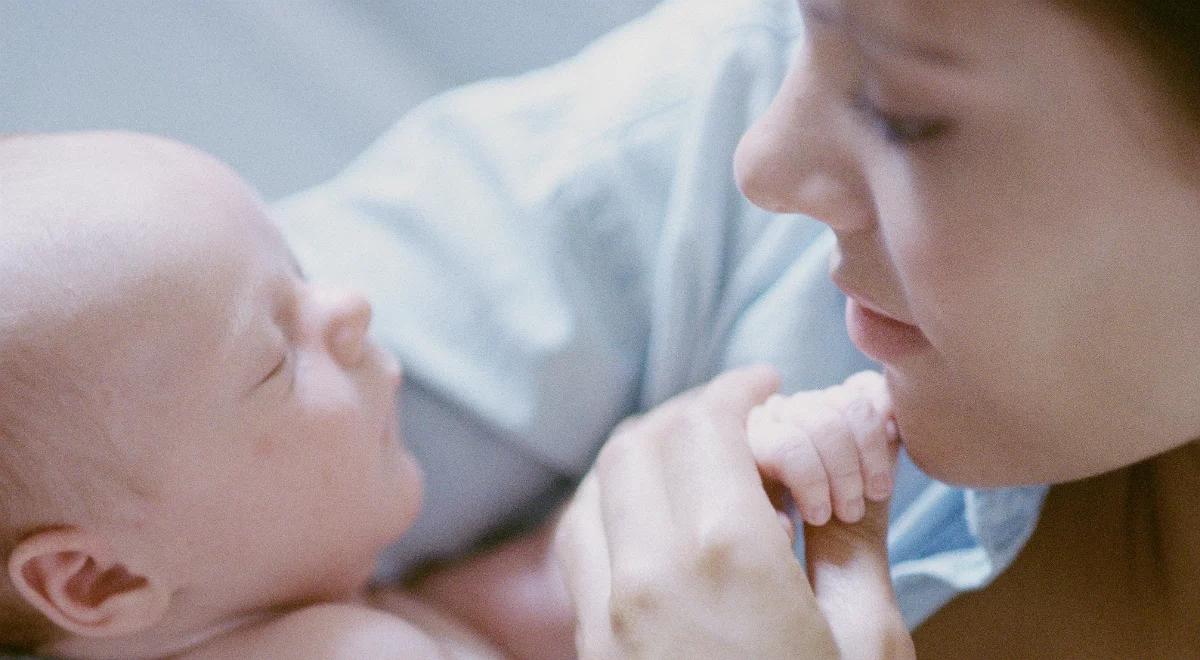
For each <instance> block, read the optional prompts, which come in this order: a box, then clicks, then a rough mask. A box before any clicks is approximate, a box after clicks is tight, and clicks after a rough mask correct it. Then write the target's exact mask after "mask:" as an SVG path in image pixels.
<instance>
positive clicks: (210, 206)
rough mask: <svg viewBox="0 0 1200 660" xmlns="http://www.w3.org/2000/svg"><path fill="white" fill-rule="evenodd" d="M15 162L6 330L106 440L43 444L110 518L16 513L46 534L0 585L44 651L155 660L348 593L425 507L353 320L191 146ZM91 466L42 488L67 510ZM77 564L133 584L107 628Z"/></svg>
mask: <svg viewBox="0 0 1200 660" xmlns="http://www.w3.org/2000/svg"><path fill="white" fill-rule="evenodd" d="M6 154H7V155H8V158H7V159H6V163H5V165H4V168H5V172H4V177H5V179H6V182H5V193H6V194H5V200H4V202H3V203H4V205H5V209H6V211H7V212H8V213H12V214H16V215H15V216H14V217H26V218H27V220H28V222H26V223H24V224H22V225H20V226H17V227H16V228H15V229H14V231H23V229H22V227H25V228H27V229H24V231H28V228H35V229H36V230H37V231H40V232H43V233H44V236H42V237H40V238H29V237H26V238H28V240H26V241H24V242H22V243H20V244H21V245H24V246H32V247H30V249H29V250H28V251H27V252H26V253H24V254H18V255H16V256H17V258H16V259H6V260H5V261H6V263H9V264H12V263H18V267H17V268H15V270H14V272H8V270H9V269H7V268H6V269H5V273H4V277H5V281H6V282H9V283H10V285H11V284H16V286H15V288H13V289H11V290H13V291H16V292H18V295H19V296H21V299H20V301H19V302H18V304H16V305H14V306H13V307H12V308H11V309H14V310H20V311H19V312H18V313H17V315H18V316H20V315H21V314H24V317H20V318H23V319H24V321H25V322H27V325H29V326H30V327H37V328H40V329H41V330H42V332H43V335H42V338H41V339H40V341H41V342H42V343H40V344H39V346H41V347H42V349H43V354H41V355H36V356H34V359H35V361H36V360H39V359H40V360H43V362H41V364H44V365H45V366H46V367H47V368H53V369H63V370H66V369H70V371H69V373H66V381H68V382H70V383H72V384H74V385H75V387H76V388H77V390H79V391H83V392H86V393H87V395H86V401H87V404H88V406H87V407H86V408H81V409H80V410H81V411H82V410H86V411H87V413H89V414H92V415H96V416H97V417H96V418H95V419H93V425H94V427H95V428H97V429H99V431H98V432H97V433H96V434H95V436H93V437H78V436H70V435H66V434H53V432H54V431H55V430H56V429H54V428H46V429H43V430H44V431H46V432H47V433H48V435H47V436H44V438H45V439H47V440H46V441H45V444H46V445H49V446H52V447H55V449H54V450H53V451H54V452H57V453H59V454H63V455H72V454H73V452H74V449H73V448H74V447H77V446H80V445H82V446H86V447H89V449H88V450H87V451H85V452H82V453H83V455H84V456H93V455H96V454H101V455H105V456H106V461H105V462H104V463H103V466H104V468H103V470H101V472H102V473H103V474H105V475H106V476H108V478H109V482H111V483H109V484H108V487H107V490H108V491H109V492H110V496H111V498H112V500H113V501H119V502H120V503H121V504H120V506H118V507H116V508H115V509H112V510H107V509H106V510H104V511H99V510H98V511H88V510H86V508H72V507H65V508H63V510H61V511H53V510H41V511H37V512H33V513H30V514H29V516H28V520H27V522H28V523H30V529H31V530H35V531H36V530H38V529H47V528H51V529H52V531H51V532H40V533H35V534H33V535H32V536H27V538H26V541H24V542H23V543H22V544H20V545H18V547H17V550H16V551H15V552H14V553H13V555H12V557H11V558H10V561H9V575H10V578H11V579H13V581H14V582H15V583H16V584H17V587H18V589H19V590H20V591H21V594H22V595H23V596H24V597H25V598H26V599H27V600H29V601H30V602H32V603H34V604H35V605H36V606H37V607H38V608H39V609H40V610H42V611H43V613H45V614H47V615H48V616H49V617H50V618H51V619H52V620H53V621H54V622H55V623H56V624H58V625H59V626H60V627H61V628H63V629H64V630H65V634H64V636H62V637H61V638H60V639H58V640H57V641H56V642H55V643H53V644H51V645H49V646H47V647H45V648H43V649H42V651H43V652H47V653H51V654H55V655H66V656H98V655H101V656H103V655H113V654H114V653H115V654H117V655H121V656H129V657H132V656H152V655H160V654H164V653H167V652H173V651H178V650H181V649H184V648H189V647H191V646H193V645H195V644H196V643H197V641H198V640H204V639H206V638H209V637H212V636H214V635H218V634H220V633H223V632H226V631H228V630H230V629H231V628H237V627H238V626H239V625H241V624H244V623H246V622H247V621H254V620H256V619H261V618H264V617H267V615H269V614H270V613H271V612H272V611H277V610H279V609H281V608H282V609H286V608H288V607H289V606H295V605H299V604H304V603H310V602H317V601H336V600H346V599H348V598H349V597H351V596H352V595H353V594H355V593H356V592H357V591H358V590H359V589H361V587H362V586H363V585H364V583H365V581H366V580H367V578H368V577H369V575H370V572H371V570H372V568H373V563H374V559H375V556H376V554H377V553H378V551H379V550H380V549H381V547H382V546H383V545H384V544H386V543H387V542H389V541H391V540H393V539H394V538H396V537H397V536H398V535H400V534H401V533H402V532H403V531H404V530H405V529H406V528H407V527H408V525H409V524H410V523H411V521H412V519H413V517H414V515H415V513H416V511H417V509H418V507H419V504H420V493H421V477H420V471H419V469H418V467H417V466H416V464H415V462H414V461H413V460H412V459H411V457H410V455H409V454H408V452H407V451H406V450H405V449H404V448H403V446H402V445H401V443H400V442H399V441H398V439H397V437H396V432H395V424H394V413H393V405H394V396H395V393H396V389H397V386H398V384H399V374H400V372H399V368H398V365H397V363H396V362H395V360H394V359H393V358H392V357H391V356H390V355H389V354H388V353H386V352H385V351H383V350H382V349H380V348H379V347H378V346H377V345H376V344H375V343H374V342H373V341H372V340H371V339H370V338H369V336H368V335H367V328H368V324H369V321H370V315H371V311H370V307H369V306H368V305H367V303H366V301H365V300H364V299H363V298H361V297H360V296H358V295H355V294H352V293H348V292H342V291H335V290H327V289H325V288H323V287H321V286H318V285H315V284H311V283H309V282H306V281H305V280H304V279H303V277H302V275H301V274H300V273H299V272H298V271H297V269H296V266H295V263H294V261H293V260H292V258H291V255H290V253H289V251H288V250H287V248H286V246H285V245H284V243H283V241H282V239H281V237H280V235H279V234H278V233H277V231H276V230H275V228H274V227H273V226H272V224H271V223H270V222H269V221H268V220H267V219H266V217H265V216H264V214H263V211H262V208H261V206H260V204H259V202H258V200H257V198H256V197H255V195H254V194H253V193H252V191H250V190H249V189H248V188H247V187H246V186H245V185H244V184H243V183H242V182H241V181H240V180H239V179H238V178H237V177H236V176H235V175H234V174H233V173H232V172H230V171H229V170H228V169H227V168H225V167H224V166H223V165H221V164H219V163H217V162H216V161H214V160H212V159H211V158H209V157H207V156H204V155H202V154H199V153H198V152H196V151H194V150H191V149H189V148H187V147H183V146H181V145H178V144H174V143H170V142H167V141H165V140H159V139H154V138H148V137H143V136H131V135H126V134H78V135H64V136H56V137H50V138H17V139H16V141H15V142H13V143H11V144H9V145H6ZM18 184H19V185H18ZM22 213H24V216H22ZM39 254H40V255H42V256H41V257H40V260H39V262H38V263H39V264H40V266H39V267H38V268H30V267H20V266H19V262H20V261H21V259H22V258H24V259H26V261H25V263H26V264H29V263H30V262H29V261H28V260H30V259H34V258H35V257H36V256H37V255H39ZM48 254H53V257H54V258H53V259H49V258H46V257H45V256H44V255H48ZM114 266H116V267H114ZM17 325H19V323H14V325H13V327H16V326H17ZM52 403H53V399H51V400H49V401H48V402H47V405H51V404H52ZM81 414H82V413H81ZM67 417H69V415H68V416H67ZM62 428H64V429H70V428H72V427H70V426H66V425H64V426H63V427H62ZM59 443H70V444H69V446H68V445H59ZM102 443H106V444H102ZM45 451H48V452H49V451H51V450H50V449H46V450H45ZM50 455H51V456H53V455H54V454H53V453H52V454H50ZM82 462H86V460H82V461H76V463H65V464H63V465H59V466H58V467H59V468H60V469H63V470H67V472H65V473H63V474H60V475H43V476H44V477H45V479H46V481H45V483H46V484H49V485H51V486H50V487H52V488H55V489H58V490H61V491H62V492H63V493H70V492H71V490H72V486H71V482H72V481H73V480H76V479H79V478H81V477H80V474H79V473H75V472H73V471H71V466H72V465H77V464H79V463H82ZM83 474H86V475H88V476H94V474H95V471H94V470H93V471H91V472H85V473H83ZM66 501H70V500H69V499H68V500H66ZM97 508H98V509H99V507H97ZM39 539H40V540H39ZM56 544H57V545H56ZM72 544H74V545H72ZM72 552H73V553H74V554H71V553H72ZM88 553H91V555H90V556H91V557H92V559H91V561H92V565H91V566H89V564H88V563H87V562H86V561H84V560H85V559H86V557H87V556H88ZM75 557H80V560H79V561H80V563H79V567H80V568H79V570H80V571H82V574H85V575H92V576H93V579H94V577H95V575H96V572H97V571H98V572H99V577H100V579H99V582H103V581H104V578H105V577H107V578H117V577H123V578H125V579H124V580H123V581H122V582H120V583H119V585H118V586H114V587H113V588H112V590H111V592H110V593H107V594H103V596H104V598H100V597H99V595H98V594H96V593H93V594H91V595H92V596H93V597H96V598H99V600H100V606H101V609H103V606H104V603H105V602H107V603H108V607H109V608H110V609H109V610H106V611H103V612H100V613H99V614H96V611H95V607H90V606H89V604H88V603H82V604H81V602H80V601H86V600H88V595H87V594H82V595H81V594H78V593H76V591H77V588H76V589H73V587H72V584H74V585H75V587H78V584H79V583H78V582H75V583H72V582H71V581H70V580H67V579H65V578H64V577H63V576H64V573H63V570H64V569H63V568H62V567H63V566H66V565H70V564H71V562H73V561H74V559H73V558H75ZM89 572H90V573H89ZM67 574H69V566H68V573H67ZM85 581H86V580H85ZM110 597H111V598H110ZM122 597H124V598H123V599H122ZM106 599H107V600H106ZM122 602H124V603H125V606H122V605H121V603H122ZM90 605H95V603H94V602H92V603H90Z"/></svg>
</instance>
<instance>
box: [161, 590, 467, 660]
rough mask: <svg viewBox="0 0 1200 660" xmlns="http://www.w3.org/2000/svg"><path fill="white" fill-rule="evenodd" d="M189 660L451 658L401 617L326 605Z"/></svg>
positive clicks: (249, 631)
mask: <svg viewBox="0 0 1200 660" xmlns="http://www.w3.org/2000/svg"><path fill="white" fill-rule="evenodd" d="M182 657H183V658H186V659H187V660H206V659H209V658H263V659H271V658H281V659H282V658H289V659H290V658H331V659H334V660H340V659H341V658H345V659H347V660H350V659H354V660H359V659H363V660H366V659H375V658H378V659H379V660H384V659H390V658H446V657H449V656H448V654H447V653H446V651H445V649H444V648H443V647H442V646H441V645H440V644H438V642H437V641H436V640H434V639H432V638H431V637H430V636H429V635H427V634H426V633H425V632H424V631H422V630H421V629H419V628H417V627H416V626H414V625H412V624H411V623H409V622H407V621H405V620H404V619H401V618H400V617H397V616H394V615H392V614H388V613H387V612H382V611H380V610H376V609H372V608H370V607H366V606H363V605H356V604H353V603H322V604H319V605H312V606H309V607H305V608H302V609H298V610H295V611H293V612H289V613H287V614H284V615H282V616H280V617H278V618H275V619H271V620H270V621H266V622H263V623H259V624H255V625H252V626H247V627H245V628H242V629H239V630H237V631H235V632H233V633H230V634H228V635H225V636H223V637H220V638H218V639H215V640H213V641H212V642H210V643H208V644H205V645H204V646H203V647H201V648H199V649H196V650H195V651H193V652H192V653H189V654H187V655H184V656H182Z"/></svg>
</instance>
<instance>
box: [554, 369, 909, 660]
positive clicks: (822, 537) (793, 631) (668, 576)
mask: <svg viewBox="0 0 1200 660" xmlns="http://www.w3.org/2000/svg"><path fill="white" fill-rule="evenodd" d="M776 387H777V377H776V376H775V374H774V372H773V371H772V370H770V369H768V368H762V367H757V368H748V369H741V370H737V371H732V372H729V373H726V374H724V375H722V376H720V377H718V378H716V379H715V380H713V381H712V382H710V383H709V384H707V385H705V386H703V387H701V388H698V389H696V390H693V391H691V392H688V393H685V394H683V395H680V396H678V397H676V398H675V399H672V400H671V401H668V402H666V403H664V404H662V405H661V406H659V407H658V408H655V409H654V410H653V411H651V412H649V413H647V414H646V415H643V416H642V417H639V418H636V419H634V420H631V421H629V422H627V423H626V424H623V425H622V426H621V427H620V428H618V429H617V431H616V432H614V434H613V437H612V438H611V439H610V440H609V442H608V444H607V445H606V446H605V447H604V449H603V450H602V451H601V453H600V456H599V458H598V459H597V462H596V466H595V467H594V468H593V470H592V472H591V473H590V474H589V475H588V477H587V478H586V479H585V480H584V482H583V484H582V485H581V486H580V489H579V492H578V493H577V494H576V496H575V499H574V501H573V502H572V504H571V506H570V507H569V508H568V510H567V512H566V514H565V515H564V517H563V519H562V521H561V523H560V525H559V528H558V533H557V538H556V546H557V551H558V554H559V557H560V560H561V561H562V563H563V567H564V569H565V573H566V575H567V582H568V588H569V590H570V592H571V596H572V599H573V601H574V603H575V608H576V616H577V620H578V623H577V628H576V643H577V647H578V650H579V653H580V656H581V657H584V658H629V657H633V658H645V657H656V658H664V657H688V658H714V657H737V658H744V657H754V658H784V657H786V658H796V657H804V658H836V657H839V647H840V648H841V650H842V652H843V654H845V655H849V656H852V657H884V656H886V655H900V656H903V655H904V654H905V653H907V654H908V655H911V642H909V641H908V637H907V631H906V630H904V628H903V625H902V624H900V626H899V630H898V631H897V630H896V629H895V628H896V624H897V622H899V617H898V615H896V614H895V613H894V612H895V608H894V604H893V601H892V597H891V585H890V582H889V580H888V577H887V560H886V556H885V554H884V548H883V541H882V535H881V533H880V529H883V530H884V531H885V530H886V520H885V521H884V523H883V527H882V528H880V526H879V516H880V515H886V512H885V511H884V513H882V514H881V513H880V507H876V510H875V511H871V512H870V514H871V515H870V518H871V520H869V521H868V523H869V524H868V525H865V526H863V525H859V526H843V525H837V524H834V523H831V524H830V525H827V526H826V527H827V529H821V530H816V531H815V532H814V533H812V534H810V535H809V538H808V542H809V544H810V548H811V549H810V553H812V552H813V551H816V555H815V556H814V555H811V554H810V566H812V567H813V576H814V578H816V579H817V581H816V585H817V591H818V594H817V595H814V593H813V589H812V588H811V587H810V585H809V581H808V579H807V578H806V575H805V570H804V567H803V566H801V565H800V563H799V562H798V561H797V560H796V558H795V556H794V555H793V553H792V549H791V539H790V538H789V533H788V531H789V530H788V529H787V527H786V526H785V525H782V524H780V520H781V519H780V515H779V513H778V512H777V511H776V510H775V508H774V507H773V506H772V504H771V501H770V499H769V498H768V496H767V493H766V491H765V490H764V488H763V484H762V480H761V478H760V477H759V473H758V470H757V469H756V467H755V464H754V460H753V458H752V457H751V454H750V449H749V447H748V445H747V444H746V439H745V428H746V416H747V414H748V412H749V410H750V409H751V408H752V407H753V406H754V405H756V404H758V403H760V402H762V401H763V400H764V399H765V398H766V397H767V396H769V395H770V394H771V393H772V392H774V391H775V389H776ZM864 530H865V531H864ZM827 559H831V560H832V563H828V562H827ZM863 591H865V592H867V594H868V596H867V597H866V598H864V597H863V596H862V595H861V594H860V592H863ZM822 592H827V593H828V594H829V597H828V598H827V599H826V601H825V602H818V600H819V598H820V597H821V594H822ZM853 603H866V604H867V605H868V606H867V607H866V608H865V610H866V611H858V608H857V607H851V606H849V604H853ZM879 604H883V605H879ZM830 621H832V622H833V623H834V626H835V629H831V627H830ZM835 640H836V641H835Z"/></svg>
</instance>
